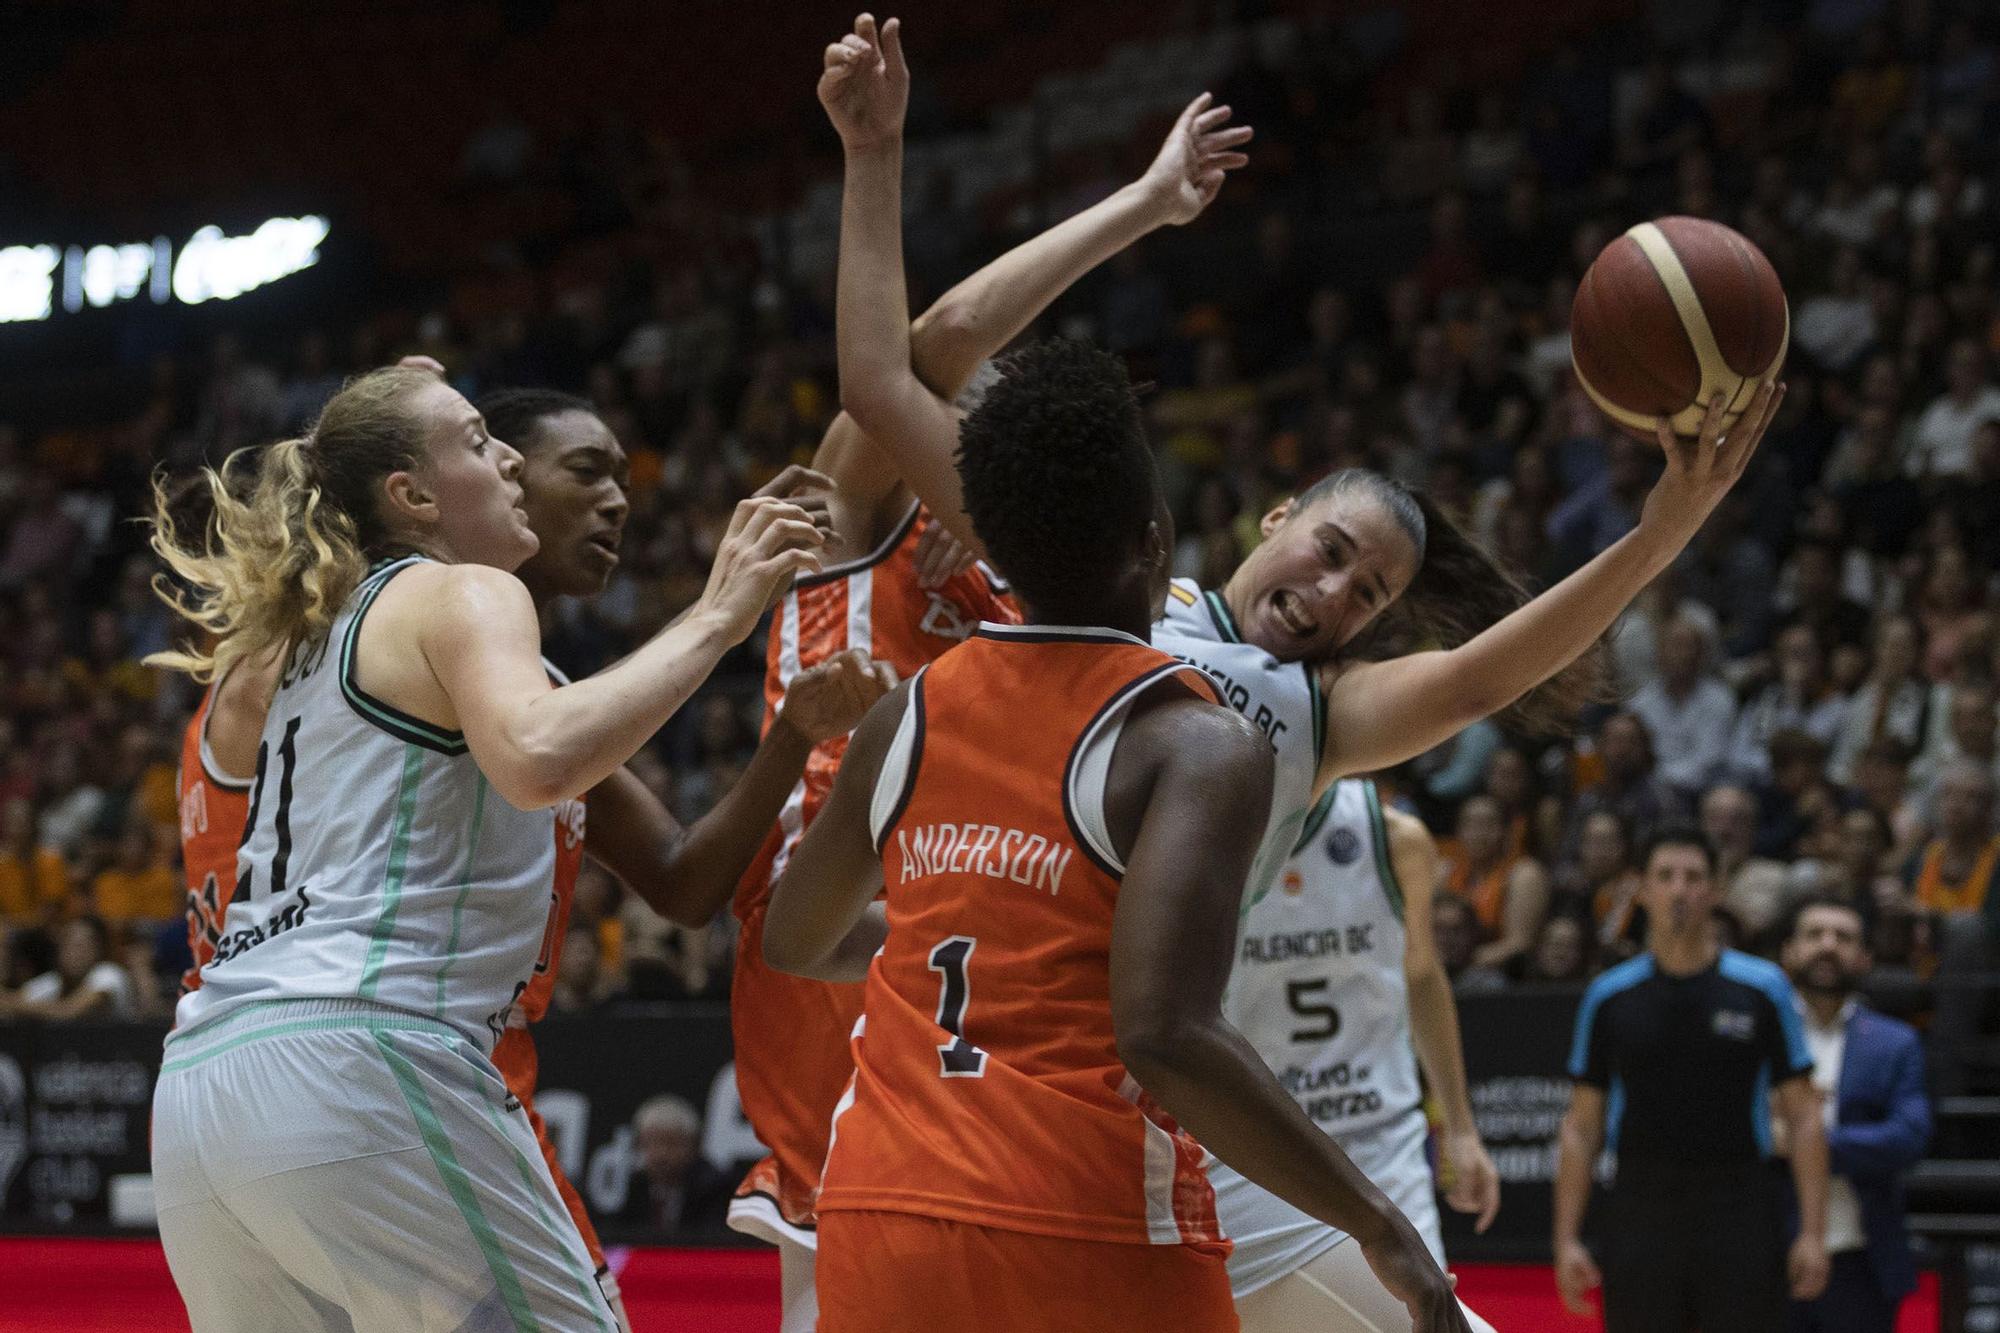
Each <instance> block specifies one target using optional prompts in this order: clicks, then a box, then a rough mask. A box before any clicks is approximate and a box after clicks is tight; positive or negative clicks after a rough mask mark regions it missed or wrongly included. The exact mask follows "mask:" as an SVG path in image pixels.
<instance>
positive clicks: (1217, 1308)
mask: <svg viewBox="0 0 2000 1333" xmlns="http://www.w3.org/2000/svg"><path fill="white" fill-rule="evenodd" d="M866 35H868V36H870V37H872V36H873V34H872V33H869V34H866ZM885 36H886V38H887V40H888V41H889V42H891V43H893V42H894V39H895V28H894V26H893V21H892V26H890V27H889V28H888V29H887V31H886V34H885ZM963 439H964V443H963V449H962V453H961V467H962V469H963V473H964V479H965V485H964V495H965V499H966V503H967V505H968V507H969V509H970V511H971V513H972V514H973V516H974V523H975V525H976V527H977V530H978V532H979V534H980V536H981V537H982V538H983V539H984V542H985V545H986V549H987V550H989V551H991V552H992V554H993V555H994V557H995V558H996V560H997V561H998V563H999V568H1000V569H1001V571H1002V572H1003V573H1004V574H1006V575H1007V576H1008V578H1009V579H1010V580H1011V581H1012V583H1013V586H1014V587H1015V588H1016V590H1017V592H1018V595H1019V596H1020V598H1021V599H1022V602H1023V604H1024V610H1025V613H1026V618H1027V623H1025V624H1022V625H1018V626H1016V625H1001V624H991V623H989V624H985V625H982V626H981V627H980V628H979V631H978V633H977V634H976V635H975V636H974V637H973V638H972V639H971V640H969V641H968V642H967V643H966V644H965V645H964V646H962V647H961V648H959V649H958V650H957V651H955V652H952V653H949V654H947V655H946V656H944V657H942V658H940V659H939V660H938V661H937V662H935V663H933V664H931V665H930V666H929V667H927V668H925V669H924V670H923V671H922V672H920V673H919V674H918V675H917V676H916V677H915V679H914V680H912V681H910V682H908V683H906V684H905V685H903V686H899V687H898V688H897V689H896V690H895V691H894V692H892V693H891V694H890V695H889V696H888V697H887V698H886V699H884V700H883V701H882V702H881V703H880V704H878V705H876V707H875V708H874V709H873V710H872V711H871V712H870V713H869V715H868V717H867V719H866V720H865V721H864V722H863V723H862V725H861V727H860V728H859V729H858V730H857V731H856V732H855V735H854V739H853V741H852V743H851V745H850V747H849V750H848V754H847V758H846V761H845V762H844V763H843V764H842V765H841V770H840V774H839V776H838V777H837V778H836V779H835V782H834V789H833V793H832V796H831V797H830V798H829V800H828V802H827V806H826V808H825V810H824V811H822V813H821V817H820V818H819V820H818V821H816V822H815V823H814V825H813V827H812V828H811V829H809V830H808V831H807V833H806V836H805V838H804V839H803V840H802V842H801V843H800V845H799V849H798V851H797V853H796V854H795V855H794V856H793V858H792V861H791V864H790V865H789V866H788V867H787V868H786V870H785V872H784V874H783V876H782V877H781V879H780V880H779V883H778V886H777V890H776V893H775V895H774V897H773V899H772V902H771V906H770V909H769V914H768V917H767V920H766V923H765V933H764V948H765V951H766V953H767V954H768V956H769V957H770V960H771V961H772V962H773V963H774V964H775V965H777V966H780V967H785V968H787V969H791V970H796V971H799V972H803V973H806V974H808V975H814V976H825V977H830V978H839V979H844V980H851V979H856V978H861V977H864V976H865V977H866V981H867V987H866V990H867V998H866V1010H865V1016H864V1017H863V1019H862V1020H861V1022H859V1023H858V1024H857V1025H856V1027H855V1031H854V1040H853V1049H854V1057H855V1074H854V1080H853V1083H852V1085H851V1087H850V1089H849V1091H848V1093H847V1095H846V1096H845V1097H843V1098H842V1101H841V1109H840V1111H839V1113H838V1114H837V1116H836V1118H835V1120H834V1126H833V1144H832V1147H831V1149H830V1150H829V1152H828V1156H827V1164H826V1170H825V1177H824V1180H823V1182H822V1185H821V1188H820V1196H819V1219H820V1255H819V1299H820V1328H821V1330H822V1333H856V1331H858V1330H869V1333H918V1331H919V1330H921V1331H922V1333H933V1330H936V1329H941V1328H948V1329H952V1330H954V1333H967V1331H970V1333H985V1331H986V1330H996V1331H997V1330H1006V1331H1007V1333H1024V1331H1026V1330H1042V1329H1047V1330H1056V1329H1063V1330H1069V1329H1086V1328H1087V1329H1102V1328H1114V1327H1131V1328H1147V1329H1152V1328H1173V1329H1191V1330H1226V1329H1234V1328H1235V1327H1236V1326H1237V1320H1236V1314H1235V1310H1234V1308H1233V1307H1232V1305H1231V1302H1230V1293H1229V1281H1228V1274H1227V1271H1226V1269H1225V1267H1224V1258H1225V1256H1226V1255H1227V1253H1228V1249H1229V1246H1228V1243H1227V1242H1226V1241H1225V1240H1224V1239H1223V1238H1222V1233H1221V1231H1220V1229H1219V1227H1218V1225H1217V1222H1216V1217H1215V1211H1214V1197H1213V1195H1212V1194H1211V1192H1210V1190H1209V1187H1208V1182H1207V1178H1206V1176H1205V1175H1204V1174H1203V1171H1202V1160H1203V1157H1204V1153H1203V1146H1204V1145H1206V1147H1207V1148H1208V1149H1209V1150H1211V1151H1213V1152H1216V1153H1218V1154H1220V1155H1222V1156H1223V1157H1224V1158H1225V1159H1232V1160H1234V1161H1236V1162H1237V1163H1238V1164H1239V1165H1240V1166H1241V1167H1242V1169H1243V1170H1244V1171H1245V1172H1246V1173H1247V1174H1248V1175H1249V1176H1250V1178H1252V1179H1256V1180H1261V1181H1264V1182H1267V1183H1268V1184H1269V1185H1270V1186H1271V1188H1273V1189H1275V1190H1279V1191H1282V1192H1283V1193H1284V1195H1285V1196H1286V1197H1288V1198H1290V1199H1291V1200H1293V1201H1294V1202H1295V1203H1296V1204H1297V1205H1298V1206H1300V1207H1301V1208H1304V1209H1306V1210H1307V1211H1309V1212H1311V1213H1312V1214H1314V1215H1315V1216H1318V1217H1321V1218H1323V1219H1324V1220H1325V1221H1326V1222H1328V1223H1330V1224H1335V1225H1339V1226H1341V1227H1343V1228H1346V1229H1349V1230H1350V1231H1352V1232H1353V1233H1354V1234H1356V1235H1359V1236H1363V1237H1365V1240H1363V1242H1362V1245H1363V1248H1364V1250H1365V1252H1366V1255H1367V1257H1368V1260H1369V1262H1370V1263H1372V1264H1373V1265H1374V1266H1375V1269H1376V1271H1377V1272H1378V1273H1379V1274H1380V1275H1381V1278H1382V1281H1383V1284H1384V1285H1385V1286H1386V1287H1387V1288H1388V1289H1389V1290H1390V1291H1392V1292H1394V1293H1396V1294H1397V1297H1398V1298H1399V1299H1401V1300H1403V1301H1405V1302H1406V1303H1407V1306H1408V1308H1409V1310H1410V1311H1411V1316H1412V1318H1414V1320H1415V1322H1416V1327H1418V1328H1420V1329H1423V1330H1426V1331H1427V1333H1430V1331H1433V1330H1447V1329H1449V1330H1460V1331H1461V1333H1462V1330H1464V1328H1465V1324H1464V1322H1463V1320H1462V1319H1460V1318H1459V1315H1458V1307H1457V1302H1456V1301H1454V1300H1453V1299H1452V1298H1451V1293H1450V1286H1449V1284H1448V1283H1447V1282H1446V1280H1445V1277H1444V1275H1443V1273H1442V1272H1441V1271H1439V1269H1438V1267H1437V1265H1436V1264H1435V1263H1434V1262H1433V1261H1432V1260H1431V1258H1430V1255H1429V1252H1428V1251H1427V1250H1426V1249H1425V1247H1424V1242H1423V1239H1422V1237H1420V1236H1419V1235H1418V1234H1417V1232H1416V1230H1415V1229H1414V1228H1413V1227H1411V1226H1410V1224H1409V1222H1408V1221H1407V1220H1405V1219H1404V1218H1403V1216H1402V1214H1400V1213H1399V1212H1397V1211H1396V1210H1395V1208H1394V1207H1393V1206H1392V1205H1390V1204H1389V1202H1388V1201H1387V1200H1386V1199H1384V1198H1383V1197H1382V1195H1381V1193H1380V1192H1379V1191H1378V1190H1376V1189H1375V1187H1374V1186H1372V1185H1370V1184H1369V1183H1368V1181H1367V1179H1366V1178H1365V1177H1364V1176H1362V1174H1361V1173H1360V1172H1359V1171H1357V1170H1356V1169H1355V1168H1354V1166H1353V1164H1352V1163H1350V1162H1349V1161H1348V1160H1347V1158H1346V1156H1345V1155H1344V1154H1342V1153H1341V1152H1340V1150H1339V1149H1338V1148H1337V1147H1335V1146H1334V1144H1333V1141H1332V1140H1331V1139H1329V1138H1328V1137H1327V1136H1326V1135H1324V1134H1322V1133H1321V1132H1319V1130H1318V1129H1317V1128H1316V1127H1314V1125H1313V1123H1312V1121H1311V1120H1310V1119H1308V1118H1307V1117H1306V1115H1305V1113H1304V1112H1303V1111H1301V1110H1300V1109H1299V1107H1298V1104H1297V1103H1296V1102H1294V1101H1293V1100H1292V1099H1291V1098H1290V1097H1289V1096H1287V1095H1286V1093H1285V1091H1284V1089H1283V1088H1282V1087H1281V1086H1280V1085H1279V1084H1278V1081H1277V1079H1276V1078H1275V1077H1273V1076H1272V1074H1271V1071H1270V1070H1269V1069H1268V1068H1267V1067H1266V1066H1265V1065H1264V1063H1263V1061H1261V1060H1260V1059H1258V1057H1257V1054H1256V1052H1255V1051H1253V1050H1252V1049H1251V1048H1250V1046H1249V1044H1248V1043H1247V1042H1245V1041H1244V1040H1243V1038H1242V1037H1241V1035H1239V1034H1238V1033H1237V1032H1236V1031H1235V1030H1234V1029H1233V1028H1231V1027H1230V1026H1229V1024H1228V1023H1227V1022H1226V1021H1225V1019H1224V1018H1223V1015H1222V1010H1221V1001H1222V994H1223V989H1224V986H1225V983H1226V982H1227V979H1228V974H1229V964H1230V953H1231V951H1232V950H1231V946H1230V941H1231V940H1232V939H1233V927H1234V922H1235V918H1236V914H1237V911H1238V907H1239V903H1240V899H1241V897H1242V892H1241V884H1242V881H1243V878H1244V877H1245V876H1246V875H1247V874H1248V873H1249V870H1250V861H1251V857H1252V854H1253V852H1254V850H1255V844H1256V839H1257V833H1258V831H1259V830H1260V829H1261V828H1262V826H1263V823H1264V813H1265V810H1264V807H1265V806H1266V805H1267V804H1268V802H1269V800H1270V788H1271V773H1272V770H1271V764H1270V758H1269V746H1268V745H1267V744H1266V743H1265V742H1264V740H1263V738H1262V737H1261V735H1259V733H1258V732H1257V731H1256V729H1255V728H1254V727H1253V726H1252V725H1251V724H1250V723H1249V722H1248V721H1247V720H1246V719H1244V718H1243V717H1242V716H1241V715H1239V714H1236V713H1235V712H1233V711H1232V710H1230V709H1228V708H1226V707H1221V706H1218V704H1217V702H1216V695H1215V690H1214V687H1213V686H1212V685H1211V684H1210V683H1209V682H1208V680H1207V679H1206V678H1205V677H1204V676H1203V675H1201V673H1199V672H1197V671H1195V670H1193V669H1191V668H1190V667H1188V666H1187V665H1186V664H1184V663H1182V662H1179V661H1177V660H1175V659H1174V658H1172V657H1170V656H1168V655H1167V654H1165V653H1162V652H1160V651H1158V650H1157V649H1154V648H1152V647H1150V646H1148V645H1147V643H1146V641H1145V638H1144V635H1145V632H1146V630H1147V627H1148V625H1149V623H1150V622H1151V620H1152V617H1153V612H1154V608H1155V607H1156V606H1157V604H1158V598H1159V595H1160V593H1161V591H1162V590H1163V575H1164V573H1165V568H1166V561H1167V558H1168V552H1169V551H1170V550H1171V549H1172V539H1171V536H1170V532H1169V530H1167V529H1163V528H1162V527H1161V526H1160V524H1159V523H1158V522H1157V521H1156V519H1155V517H1154V516H1155V514H1156V513H1157V512H1158V509H1159V506H1160V495H1159V483H1158V479H1157V477H1156V475H1155V472H1154V469H1153V460H1152V454H1151V451H1150V449H1149V448H1148V446H1147V443H1146V438H1145V430H1144V427H1143V426H1142V424H1141V421H1140V416H1139V410H1138V401H1137V398H1136V397H1135V395H1134V394H1133V392H1132V387H1131V384H1130V382H1129V381H1128V380H1127V379H1126V376H1125V371H1124V367H1123V366H1122V365H1121V364H1120V363H1119V362H1118V361H1117V360H1116V359H1115V358H1114V357H1112V356H1110V355H1108V354H1107V353H1104V352H1100V351H1097V350H1095V349H1093V348H1090V347H1088V346H1087V345H1085V344H1082V343H1076V342H1069V341H1063V340H1054V341H1049V342H1042V343H1037V344H1035V345H1033V346H1031V347H1029V348H1027V349H1025V350H1023V351H1021V352H1019V353H1016V354H1014V355H1012V356H1009V357H1007V358H1005V359H1004V360H1003V361H1002V363H1001V366H1000V378H999V381H998V382H997V383H996V384H994V385H993V386H992V387H991V388H989V389H988V391H987V393H986V396H985V398H984V400H983V401H982V402H981V403H980V405H979V407H978V408H977V409H975V410H974V411H973V413H972V414H971V415H970V416H968V417H967V418H966V420H965V424H964V433H963ZM1058 442H1060V444H1061V446H1062V447H1061V448H1057V447H1055V446H1056V444H1057V443H1058ZM885 889H886V898H885V899H884V902H883V904H882V905H881V906H877V905H876V898H877V895H878V894H880V893H883V892H884V891H885ZM871 960H872V962H871ZM1183 1126H1184V1127H1185V1128H1182V1127H1183ZM1191 1135H1193V1136H1199V1140H1200V1141H1199V1143H1197V1142H1196V1139H1195V1137H1191Z"/></svg>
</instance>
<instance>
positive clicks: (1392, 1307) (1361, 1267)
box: [1236, 1239, 1493, 1333]
mask: <svg viewBox="0 0 2000 1333" xmlns="http://www.w3.org/2000/svg"><path fill="white" fill-rule="evenodd" d="M1459 1308H1460V1309H1461V1310H1464V1313H1465V1320H1466V1323H1468V1324H1470V1325H1471V1326H1472V1329H1473V1333H1493V1326H1492V1325H1491V1324H1489V1323H1487V1322H1486V1321H1485V1320H1484V1319H1482V1318H1480V1317H1479V1316H1478V1315H1476V1314H1474V1313H1473V1312H1472V1311H1471V1310H1469V1309H1466V1308H1465V1306H1464V1305H1463V1304H1462V1303H1461V1304H1460V1307H1459ZM1236 1313H1237V1314H1238V1315H1239V1316H1240V1317H1241V1318H1242V1320H1243V1333H1410V1312H1409V1310H1408V1308H1407V1307H1405V1306H1404V1304H1403V1303H1402V1302H1401V1301H1399V1300H1397V1299H1396V1298H1395V1297H1394V1296H1391V1295H1390V1294H1389V1291H1388V1289H1387V1288H1386V1287H1384V1286H1383V1285H1382V1283H1381V1282H1380V1280H1378V1279H1377V1278H1376V1276H1375V1270H1373V1269H1372V1268H1370V1267H1369V1266H1368V1260H1367V1259H1366V1258H1365V1257H1363V1255H1362V1253H1361V1247H1360V1246H1359V1245H1358V1244H1356V1243H1355V1242H1354V1241H1353V1240H1351V1239H1349V1240H1343V1241H1342V1242H1341V1243H1340V1244H1338V1245H1336V1246H1334V1247H1333V1248H1332V1249H1330V1250H1328V1251H1326V1252H1325V1253H1324V1254H1322V1255H1320V1256H1319V1257H1318V1258H1316V1259H1314V1260H1313V1261H1312V1262H1310V1263H1308V1264H1306V1265H1305V1266H1304V1267H1303V1268H1300V1269H1299V1270H1297V1271H1296V1272H1293V1273H1289V1274H1287V1275H1286V1276H1284V1277H1282V1278H1279V1279H1278V1280H1277V1281H1276V1282H1273V1283H1272V1284H1271V1285H1270V1286H1268V1287H1264V1288H1262V1289H1260V1290H1258V1291H1254V1292H1252V1293H1250V1295H1248V1296H1245V1297H1243V1298H1242V1299H1240V1300H1238V1301H1237V1302H1236Z"/></svg>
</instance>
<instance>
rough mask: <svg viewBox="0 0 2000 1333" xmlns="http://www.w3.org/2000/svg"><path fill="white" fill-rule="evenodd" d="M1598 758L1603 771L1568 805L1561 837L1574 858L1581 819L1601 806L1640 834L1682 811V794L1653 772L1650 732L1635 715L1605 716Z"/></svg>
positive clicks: (1636, 836)
mask: <svg viewBox="0 0 2000 1333" xmlns="http://www.w3.org/2000/svg"><path fill="white" fill-rule="evenodd" d="M1597 758H1598V760H1599V761H1600V763H1601V765H1602V768H1601V776H1600V777H1599V778H1598V780H1597V781H1595V782H1594V783H1590V784H1588V785H1584V786H1583V788H1582V790H1581V791H1579V792H1578V794H1577V797H1576V803H1575V804H1574V806H1573V807H1572V808H1571V810H1570V821H1569V832H1568V833H1567V834H1566V835H1565V837H1564V846H1565V847H1566V848H1568V850H1569V855H1570V859H1574V855H1575V850H1576V844H1577V840H1578V838H1579V836H1580V835H1581V833H1582V830H1583V821H1584V820H1586V819H1588V818H1590V816H1591V815H1593V814H1595V813H1596V812H1597V811H1599V810H1609V811H1610V812H1611V813H1612V814H1615V815H1617V816H1618V818H1619V819H1620V820H1621V821H1623V823H1624V825H1625V827H1626V828H1627V829H1628V830H1630V831H1631V833H1632V835H1633V836H1634V837H1635V838H1640V839H1643V838H1645V837H1646V836H1647V835H1648V834H1650V833H1651V832H1652V830H1653V828H1654V827H1655V826H1656V825H1658V824H1660V823H1662V822H1664V821H1666V820H1670V819H1673V818H1675V817H1677V816H1678V815H1679V814H1680V813H1681V810H1682V801H1681V798H1680V797H1679V796H1678V795H1676V794H1675V792H1674V790H1673V788H1672V787H1670V786H1669V785H1668V784H1667V783H1666V781H1665V780H1664V779H1663V778H1661V777H1660V776H1659V774H1658V773H1656V772H1655V771H1654V762H1653V737H1652V733H1651V732H1649V731H1648V730H1647V729H1646V724H1645V723H1644V722H1643V721H1641V720H1640V718H1639V716H1638V715H1637V714H1635V713H1630V712H1624V713H1613V714H1612V715H1611V716H1610V717H1608V718H1606V719H1605V720H1604V722H1603V724H1602V725H1600V726H1599V727H1598V729H1597Z"/></svg>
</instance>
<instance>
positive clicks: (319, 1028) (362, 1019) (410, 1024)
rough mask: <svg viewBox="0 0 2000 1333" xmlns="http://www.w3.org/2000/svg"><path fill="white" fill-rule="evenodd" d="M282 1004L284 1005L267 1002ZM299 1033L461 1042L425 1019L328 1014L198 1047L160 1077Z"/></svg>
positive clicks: (453, 1030)
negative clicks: (413, 1035)
mask: <svg viewBox="0 0 2000 1333" xmlns="http://www.w3.org/2000/svg"><path fill="white" fill-rule="evenodd" d="M269 1003H277V1004H284V1003H287V1002H286V1001H282V1000H280V1001H270V1002H269ZM299 1032H375V1033H382V1032H420V1033H423V1034H424V1035H425V1036H430V1037H456V1038H458V1039H459V1040H461V1041H462V1040H464V1035H463V1034H462V1033H460V1032H459V1030H458V1029H457V1028H454V1027H451V1026H450V1025H448V1024H439V1023H433V1022H432V1021H430V1020H429V1019H427V1018H423V1017H421V1016H419V1015H416V1014H411V1015H409V1016H408V1017H406V1018H392V1017H378V1016H373V1015H366V1014H329V1015H327V1016H325V1017H323V1018H301V1019H297V1020H295V1021H293V1022H290V1023H266V1024H265V1025H264V1026H263V1027H260V1028H251V1029H250V1030H249V1031H248V1032H239V1033H237V1034H236V1035H235V1036H233V1037H231V1038H229V1039H228V1040H227V1041H220V1042H214V1043H211V1044H208V1045H203V1046H199V1047H198V1048H197V1049H195V1050H193V1051H191V1052H189V1053H188V1054H186V1055H183V1056H181V1057H179V1058H178V1059H172V1060H167V1061H165V1062H164V1063H163V1064H161V1065H160V1072H161V1073H162V1074H178V1073H179V1072H180V1071H181V1070H183V1069H192V1068H194V1067H195V1066H196V1065H199V1064H206V1063H207V1062H208V1061H209V1060H211V1059H213V1058H214V1057H215V1056H218V1055H221V1054H223V1053H224V1052H226V1051H233V1050H235V1049H236V1048H238V1047H239V1046H248V1045H249V1044H250V1043H252V1042H257V1041H263V1040H265V1039H266V1038H269V1037H289V1036H292V1035H293V1034H295V1033H299Z"/></svg>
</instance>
